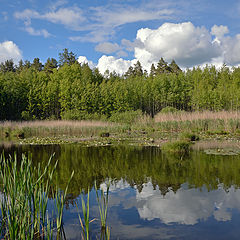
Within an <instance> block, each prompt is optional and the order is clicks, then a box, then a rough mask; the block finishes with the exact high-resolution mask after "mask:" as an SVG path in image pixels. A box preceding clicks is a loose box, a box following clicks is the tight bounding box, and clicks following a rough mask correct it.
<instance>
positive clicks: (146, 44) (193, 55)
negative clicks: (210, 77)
mask: <svg viewBox="0 0 240 240" xmlns="http://www.w3.org/2000/svg"><path fill="white" fill-rule="evenodd" d="M137 39H138V40H140V41H141V42H142V43H143V46H142V47H136V48H135V57H136V58H137V59H139V60H140V59H143V60H144V65H146V64H151V63H152V62H156V61H158V60H159V59H160V58H161V57H163V58H164V59H165V60H166V61H171V60H173V59H174V60H175V61H176V62H177V63H178V64H180V65H181V66H184V67H191V66H194V65H198V64H201V63H204V62H207V61H210V60H211V59H212V58H215V57H218V56H219V54H220V49H219V47H218V46H217V44H216V43H214V42H213V41H212V36H211V34H210V33H209V31H208V30H207V29H206V28H205V27H195V26H194V25H193V24H192V23H191V22H185V23H179V24H174V23H164V24H163V25H161V26H160V27H159V28H158V29H156V30H152V29H140V30H138V32H137Z"/></svg>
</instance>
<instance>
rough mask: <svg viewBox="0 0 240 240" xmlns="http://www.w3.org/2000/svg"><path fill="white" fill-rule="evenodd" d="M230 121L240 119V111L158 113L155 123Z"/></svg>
mask: <svg viewBox="0 0 240 240" xmlns="http://www.w3.org/2000/svg"><path fill="white" fill-rule="evenodd" d="M205 119H209V120H214V119H221V120H229V119H240V112H238V111H232V112H227V111H219V112H212V111H203V112H197V111H196V112H175V113H158V114H157V115H156V116H155V118H154V121H155V122H157V123H158V122H173V121H175V122H184V121H190V122H192V121H196V120H205Z"/></svg>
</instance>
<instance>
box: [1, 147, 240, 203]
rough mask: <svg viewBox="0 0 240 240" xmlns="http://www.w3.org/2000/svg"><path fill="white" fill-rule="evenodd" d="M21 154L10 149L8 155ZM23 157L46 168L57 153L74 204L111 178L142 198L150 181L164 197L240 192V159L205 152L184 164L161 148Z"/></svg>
mask: <svg viewBox="0 0 240 240" xmlns="http://www.w3.org/2000/svg"><path fill="white" fill-rule="evenodd" d="M15 150H16V148H14V147H12V148H8V149H5V154H8V153H13V152H14V151H15ZM17 150H18V154H19V155H20V154H21V152H31V153H32V156H33V161H34V164H37V163H38V162H39V161H41V162H42V165H43V166H44V165H46V163H47V161H48V159H49V156H50V155H51V154H52V153H55V157H54V159H55V160H56V159H58V160H59V164H58V167H57V171H56V174H55V175H56V179H55V180H54V181H56V182H58V184H59V185H60V187H61V188H63V189H64V188H65V186H66V183H67V181H68V179H69V177H70V175H71V173H72V171H73V170H74V171H75V174H74V177H73V179H72V181H71V185H70V186H69V192H70V193H71V195H69V198H70V199H73V198H75V197H76V196H78V195H79V193H80V192H81V191H85V192H86V191H87V189H88V187H90V188H92V187H93V186H94V181H95V180H96V181H97V185H98V186H99V185H100V184H101V183H102V182H103V181H104V180H105V179H106V178H111V179H112V181H115V182H117V181H119V180H120V179H124V180H125V181H127V182H128V183H129V184H130V186H135V187H137V189H138V191H139V192H141V190H142V187H143V184H144V183H146V182H148V181H149V179H150V180H151V182H152V184H153V188H156V187H158V188H159V189H160V190H161V193H162V194H166V193H167V192H168V191H169V190H170V189H171V190H173V191H174V192H176V191H177V190H178V189H179V188H180V186H181V184H182V183H185V182H187V183H188V184H189V185H190V187H200V188H201V187H203V186H205V187H206V188H207V189H209V190H210V189H217V186H218V185H219V183H223V185H224V187H225V189H228V188H229V187H230V186H232V185H235V186H236V187H239V186H240V174H239V173H240V161H239V160H240V157H236V156H235V157H233V156H210V155H206V154H204V153H203V152H192V153H191V154H190V155H189V156H185V157H184V158H181V157H180V156H178V155H167V154H163V153H162V152H161V151H160V149H159V148H155V147H144V148H140V147H129V146H115V147H89V148H88V147H81V146H79V145H73V144H72V145H70V144H69V145H61V146H60V145H48V146H19V147H18V148H17Z"/></svg>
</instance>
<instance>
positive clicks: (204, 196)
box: [136, 183, 240, 225]
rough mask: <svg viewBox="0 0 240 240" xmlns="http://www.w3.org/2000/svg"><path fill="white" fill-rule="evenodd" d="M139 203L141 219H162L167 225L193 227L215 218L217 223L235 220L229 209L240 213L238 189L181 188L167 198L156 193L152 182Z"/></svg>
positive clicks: (139, 194) (171, 192) (139, 199)
mask: <svg viewBox="0 0 240 240" xmlns="http://www.w3.org/2000/svg"><path fill="white" fill-rule="evenodd" d="M136 198H137V201H138V202H139V203H141V204H140V205H141V207H139V208H138V212H139V215H140V217H141V218H143V219H147V220H152V219H155V218H159V219H160V220H161V221H162V222H163V223H165V224H170V223H180V224H187V225H193V224H196V223H198V222H199V221H202V220H207V219H208V218H209V217H211V216H214V218H215V219H216V220H217V221H227V220H231V212H230V211H229V209H233V208H234V209H238V210H240V190H235V189H234V187H231V188H230V189H228V192H226V191H225V190H224V189H223V188H222V186H219V188H218V189H217V190H213V191H210V192H209V191H207V189H204V188H203V189H201V190H200V189H194V188H192V189H186V188H184V187H181V188H180V189H179V190H178V191H177V192H176V193H174V192H173V191H171V190H170V191H169V192H168V193H167V194H166V195H165V196H163V195H162V194H161V191H160V190H153V186H152V184H151V183H148V184H146V185H144V187H143V190H142V192H141V193H139V192H137V195H136Z"/></svg>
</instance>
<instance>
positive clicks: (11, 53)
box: [0, 41, 22, 63]
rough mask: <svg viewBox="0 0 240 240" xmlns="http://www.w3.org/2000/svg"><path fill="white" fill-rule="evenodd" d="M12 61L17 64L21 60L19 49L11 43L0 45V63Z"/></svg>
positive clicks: (6, 42)
mask: <svg viewBox="0 0 240 240" xmlns="http://www.w3.org/2000/svg"><path fill="white" fill-rule="evenodd" d="M10 59H12V60H13V61H14V63H18V61H20V60H21V59H22V52H21V50H20V49H19V47H18V46H17V45H16V44H15V43H14V42H12V41H5V42H2V43H0V62H5V61H6V60H10Z"/></svg>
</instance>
